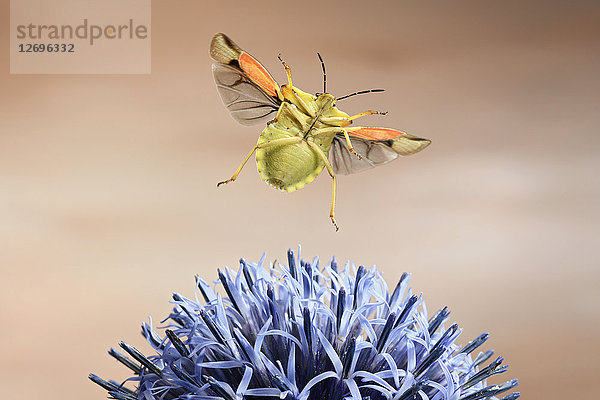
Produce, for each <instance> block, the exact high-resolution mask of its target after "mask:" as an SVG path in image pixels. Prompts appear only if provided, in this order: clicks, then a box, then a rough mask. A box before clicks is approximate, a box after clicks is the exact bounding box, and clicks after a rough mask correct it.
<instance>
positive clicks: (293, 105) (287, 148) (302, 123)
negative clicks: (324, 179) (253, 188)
mask: <svg viewBox="0 0 600 400" xmlns="http://www.w3.org/2000/svg"><path fill="white" fill-rule="evenodd" d="M282 93H283V95H284V98H285V100H286V101H284V102H282V103H281V106H280V108H279V111H278V112H277V116H276V117H275V120H274V121H272V122H271V123H270V124H269V125H268V126H267V127H266V128H265V130H264V131H263V132H262V134H261V136H260V138H259V140H258V143H259V145H260V144H265V143H268V142H272V141H275V140H279V139H284V138H294V137H296V138H298V142H293V143H291V144H284V145H277V146H271V147H266V148H263V149H261V148H259V149H258V150H257V151H256V163H257V167H258V171H259V173H260V176H261V178H262V179H263V180H264V181H265V182H267V183H269V184H270V185H272V186H274V187H276V188H278V189H281V190H286V191H288V192H291V191H294V190H297V189H300V188H302V187H304V186H305V185H307V184H308V183H310V182H311V181H312V180H313V179H314V178H315V177H317V175H319V173H321V171H322V170H323V167H324V166H325V164H324V162H323V159H322V156H321V155H320V154H319V152H318V150H317V149H315V147H314V146H311V145H310V144H309V142H312V143H314V144H315V145H317V146H318V148H319V149H320V151H321V152H322V153H323V155H324V156H325V158H326V157H327V155H328V153H329V148H330V147H331V143H332V141H333V138H334V137H335V135H336V133H339V132H340V130H339V129H338V128H339V127H340V126H345V125H347V124H348V121H347V118H348V115H347V114H346V113H344V112H342V111H339V110H338V109H337V108H335V106H333V102H334V101H335V99H334V98H333V96H331V95H329V94H321V95H319V96H314V95H311V94H308V93H304V92H302V91H300V90H299V89H296V88H294V92H292V91H291V90H290V89H289V86H283V87H282Z"/></svg>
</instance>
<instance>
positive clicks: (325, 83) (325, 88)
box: [317, 53, 327, 93]
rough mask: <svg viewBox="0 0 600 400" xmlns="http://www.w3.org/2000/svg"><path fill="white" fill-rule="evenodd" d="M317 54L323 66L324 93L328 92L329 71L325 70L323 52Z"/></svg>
mask: <svg viewBox="0 0 600 400" xmlns="http://www.w3.org/2000/svg"><path fill="white" fill-rule="evenodd" d="M317 56H318V57H319V60H320V61H321V68H322V69H323V93H327V73H326V72H325V62H323V58H322V57H321V54H319V53H317Z"/></svg>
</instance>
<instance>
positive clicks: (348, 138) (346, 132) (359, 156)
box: [342, 129, 362, 160]
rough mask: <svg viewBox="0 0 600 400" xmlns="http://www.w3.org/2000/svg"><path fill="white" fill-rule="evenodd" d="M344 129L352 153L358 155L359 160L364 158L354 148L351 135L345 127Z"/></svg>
mask: <svg viewBox="0 0 600 400" xmlns="http://www.w3.org/2000/svg"><path fill="white" fill-rule="evenodd" d="M342 131H343V132H344V137H345V138H346V143H348V150H350V152H351V153H352V154H354V155H355V156H356V157H358V159H359V160H362V156H361V155H360V154H358V153H357V152H356V151H355V150H354V147H352V142H351V141H350V136H349V135H348V131H347V130H345V129H342Z"/></svg>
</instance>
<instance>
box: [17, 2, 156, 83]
mask: <svg viewBox="0 0 600 400" xmlns="http://www.w3.org/2000/svg"><path fill="white" fill-rule="evenodd" d="M150 7H151V2H150V0H85V1H82V0H11V2H10V72H11V73H12V74H149V73H150V60H151V58H150V51H151V39H152V32H151V10H150Z"/></svg>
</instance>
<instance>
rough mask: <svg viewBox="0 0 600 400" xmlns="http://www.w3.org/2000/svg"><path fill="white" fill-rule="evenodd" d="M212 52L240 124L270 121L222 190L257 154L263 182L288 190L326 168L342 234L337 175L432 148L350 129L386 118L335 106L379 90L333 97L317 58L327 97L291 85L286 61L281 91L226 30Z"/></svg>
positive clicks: (395, 135) (411, 139) (381, 132)
mask: <svg viewBox="0 0 600 400" xmlns="http://www.w3.org/2000/svg"><path fill="white" fill-rule="evenodd" d="M317 54H318V53H317ZM210 55H211V57H212V58H213V59H214V60H215V61H216V62H215V63H214V64H213V65H212V71H213V75H214V78H215V82H216V84H217V90H218V92H219V95H220V96H221V99H222V100H223V103H224V104H225V106H226V107H227V109H228V110H229V112H230V113H231V115H232V117H233V118H234V119H235V120H236V121H238V122H239V123H241V124H242V125H254V124H259V123H266V124H267V126H266V128H265V129H264V130H263V131H262V133H261V135H260V137H259V139H258V143H257V144H256V146H254V147H253V148H252V150H251V151H250V153H248V155H247V156H246V158H245V159H244V161H243V162H242V164H241V165H240V166H239V167H238V169H237V170H236V171H235V173H234V174H233V176H232V177H231V178H229V179H227V180H225V181H222V182H219V183H218V184H217V187H218V186H220V185H222V184H224V183H229V182H233V181H235V180H236V179H237V177H238V175H239V174H240V172H241V170H242V168H244V165H246V162H248V160H249V159H250V157H251V156H252V154H253V153H254V152H255V151H256V164H257V167H258V172H259V174H260V177H261V179H262V180H263V181H265V182H267V183H268V184H270V185H271V186H273V187H275V188H277V189H280V190H284V191H287V192H292V191H294V190H297V189H300V188H302V187H304V186H305V185H307V184H308V183H310V182H311V181H312V180H313V179H315V178H316V177H317V175H319V174H320V173H321V171H322V170H323V168H325V169H327V172H328V173H329V175H330V176H331V178H332V180H333V194H332V200H331V211H330V214H329V217H330V218H331V222H332V223H333V225H334V226H335V228H336V230H338V226H337V224H336V222H335V218H334V214H335V195H336V182H337V181H336V174H343V175H345V174H351V173H354V172H359V171H362V170H365V169H367V168H372V167H375V166H378V165H381V164H385V163H387V162H389V161H392V160H393V159H395V158H397V157H398V156H399V155H403V156H405V155H410V154H414V153H417V152H419V151H421V150H423V149H424V148H425V147H427V146H428V145H429V143H431V142H430V141H429V140H428V139H422V138H418V137H415V136H411V135H408V134H406V133H404V132H400V131H398V130H395V129H389V128H374V127H350V126H349V125H350V124H352V121H354V120H355V119H357V118H360V117H362V116H365V115H372V114H383V113H380V112H377V111H371V110H369V111H365V112H362V113H360V114H356V115H353V116H350V115H348V114H346V113H345V112H343V111H340V110H339V109H338V108H337V107H336V101H339V100H342V99H345V98H348V97H351V96H354V95H357V94H363V93H369V92H379V91H382V89H374V90H364V91H361V92H355V93H352V94H349V95H347V96H343V97H340V98H338V99H337V100H336V98H335V97H333V96H332V95H331V94H329V93H327V78H326V77H327V75H326V73H325V64H324V63H323V60H322V58H321V56H320V55H319V59H320V60H321V66H322V69H323V93H320V94H317V95H313V94H310V93H305V92H303V91H302V90H300V89H298V88H296V87H294V86H293V85H292V74H291V71H290V68H289V67H288V66H287V64H286V63H285V62H284V61H283V60H282V59H281V57H279V60H280V61H281V63H282V64H283V67H284V68H285V72H286V74H287V78H288V84H287V85H282V86H279V85H278V84H277V82H276V81H275V79H273V77H272V76H271V74H270V73H269V72H268V71H267V69H266V68H265V67H263V66H262V65H261V64H260V63H259V62H258V61H257V60H256V59H255V58H254V57H252V56H251V55H250V54H248V53H246V52H245V51H244V50H242V49H241V48H239V47H238V46H237V45H236V44H235V43H234V42H233V41H232V40H231V39H230V38H228V37H227V36H226V35H224V34H222V33H218V34H216V35H215V36H214V37H213V39H212V42H211V44H210Z"/></svg>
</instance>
